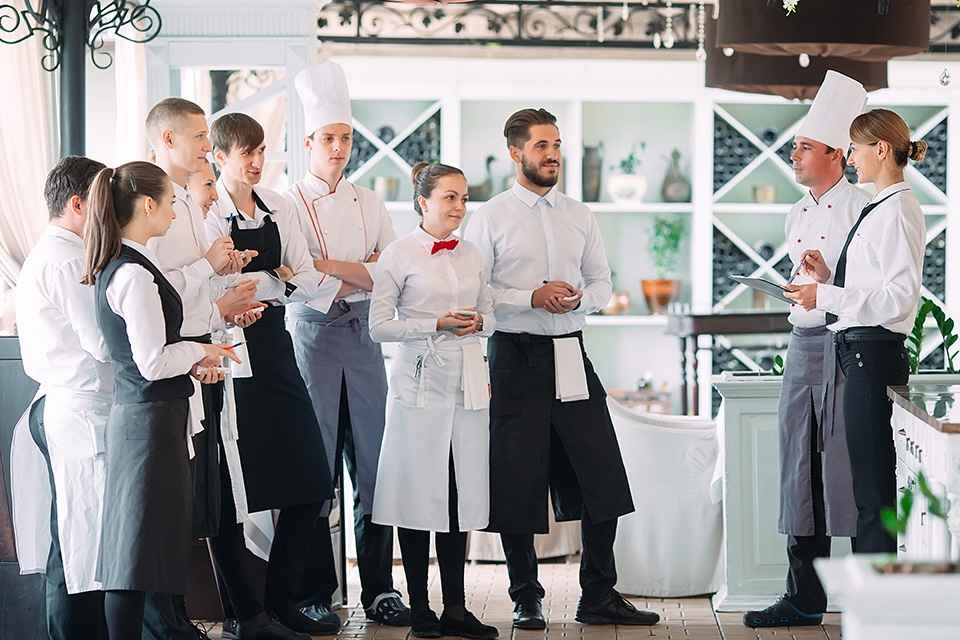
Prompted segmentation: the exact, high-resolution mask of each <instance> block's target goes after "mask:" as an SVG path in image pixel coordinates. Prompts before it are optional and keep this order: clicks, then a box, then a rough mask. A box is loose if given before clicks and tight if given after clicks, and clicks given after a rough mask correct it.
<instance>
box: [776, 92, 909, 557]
mask: <svg viewBox="0 0 960 640" xmlns="http://www.w3.org/2000/svg"><path fill="white" fill-rule="evenodd" d="M850 138H851V140H852V141H853V144H852V145H851V150H850V158H849V160H848V162H849V163H850V164H851V165H853V166H854V167H856V169H857V177H858V179H859V181H860V182H871V183H873V184H874V186H875V187H876V189H877V194H876V195H875V196H874V197H873V199H872V200H871V201H870V203H869V204H868V205H867V206H866V207H864V208H863V210H862V211H861V213H860V216H859V217H858V218H857V221H856V222H855V223H854V225H853V228H852V229H851V230H850V232H849V233H848V234H847V238H846V242H845V243H844V245H843V249H842V251H841V252H840V257H839V258H838V260H837V264H836V268H834V269H833V274H832V275H833V283H832V284H827V283H824V282H819V283H812V284H805V285H800V286H798V287H795V289H794V291H793V292H792V293H790V294H788V295H789V296H790V297H791V298H793V299H794V300H795V301H796V302H797V304H799V305H801V306H803V308H804V309H818V310H821V311H825V312H826V314H827V315H826V317H827V328H828V329H830V331H832V332H833V334H834V344H835V349H833V350H831V351H830V352H829V353H828V358H829V359H830V360H831V361H835V362H837V363H839V365H840V366H839V368H840V369H841V370H842V371H843V375H844V378H845V383H844V388H843V398H842V402H843V413H844V422H845V424H846V436H847V448H848V450H849V452H850V467H851V470H852V472H853V496H854V500H855V502H856V508H857V527H856V538H855V540H854V545H853V550H854V552H855V553H896V552H897V541H896V539H895V538H894V537H893V536H892V535H890V534H889V533H888V532H887V531H886V529H885V528H884V526H883V522H882V520H881V518H880V512H881V510H882V509H883V508H884V507H892V506H894V505H895V504H896V499H897V484H896V450H895V448H894V443H893V433H892V427H891V425H890V417H891V413H892V411H893V405H892V404H891V402H890V400H889V399H888V398H887V387H889V386H891V385H904V384H906V383H907V379H908V377H909V364H908V362H907V352H906V349H905V347H904V340H905V339H906V335H907V333H909V331H910V329H911V328H912V327H913V323H914V318H915V317H916V315H917V307H918V306H919V302H920V290H921V282H922V271H923V252H924V245H925V234H926V232H925V227H924V219H923V211H922V210H921V208H920V204H919V203H918V202H917V198H916V196H915V195H914V194H913V192H912V190H911V189H910V186H909V185H908V184H907V183H906V182H904V179H903V168H904V167H905V166H906V165H907V161H908V160H913V161H915V162H920V161H921V160H923V157H924V155H925V154H926V150H927V144H926V143H925V142H923V141H922V140H920V141H916V142H913V141H911V140H910V129H909V128H908V127H907V124H906V123H905V122H904V121H903V118H901V117H900V116H899V115H897V114H896V113H894V112H893V111H889V110H887V109H874V110H872V111H868V112H867V113H864V114H862V115H859V116H857V118H855V119H854V121H853V123H852V124H851V125H850ZM811 257H812V258H813V260H812V265H811V266H812V268H814V269H816V270H817V271H821V272H822V271H824V270H828V267H827V266H826V265H825V264H824V262H823V260H822V257H821V256H811ZM836 368H837V367H835V366H832V364H831V363H830V362H828V366H827V368H826V371H827V374H828V375H830V374H831V372H835V370H836ZM834 375H835V374H834ZM827 383H828V384H830V381H829V380H828V382H827Z"/></svg>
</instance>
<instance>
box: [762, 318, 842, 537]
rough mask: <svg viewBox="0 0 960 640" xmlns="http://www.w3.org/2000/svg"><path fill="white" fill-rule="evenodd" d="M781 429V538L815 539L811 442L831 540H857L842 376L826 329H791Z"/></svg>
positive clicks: (829, 334)
mask: <svg viewBox="0 0 960 640" xmlns="http://www.w3.org/2000/svg"><path fill="white" fill-rule="evenodd" d="M778 423H779V427H780V429H779V432H780V433H779V435H780V519H779V524H778V528H779V531H780V533H784V534H788V535H794V536H812V535H813V534H814V523H813V487H812V485H811V481H810V474H811V463H812V461H811V459H810V439H811V438H816V442H817V450H818V451H820V452H821V455H822V457H823V458H822V460H823V464H822V465H821V466H822V469H823V500H824V507H825V511H826V527H827V535H829V536H853V535H856V530H857V508H856V504H855V502H854V499H853V477H852V474H851V471H850V456H849V454H848V453H847V439H846V433H845V430H844V422H843V373H842V372H841V371H840V370H839V366H838V363H837V361H836V349H835V347H834V344H833V333H832V332H830V331H828V330H827V329H826V328H825V327H812V328H802V327H794V329H793V333H792V335H791V336H790V347H789V349H788V350H787V359H786V366H785V368H784V372H783V387H782V389H781V392H780V406H779V411H778ZM814 429H816V430H815V431H814Z"/></svg>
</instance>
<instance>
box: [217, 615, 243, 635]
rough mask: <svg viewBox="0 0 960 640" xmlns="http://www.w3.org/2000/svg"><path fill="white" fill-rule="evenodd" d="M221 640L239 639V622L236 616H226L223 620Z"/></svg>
mask: <svg viewBox="0 0 960 640" xmlns="http://www.w3.org/2000/svg"><path fill="white" fill-rule="evenodd" d="M220 638H221V640H240V622H239V621H238V620H237V619H236V618H227V619H226V620H224V621H223V631H222V632H221V634H220Z"/></svg>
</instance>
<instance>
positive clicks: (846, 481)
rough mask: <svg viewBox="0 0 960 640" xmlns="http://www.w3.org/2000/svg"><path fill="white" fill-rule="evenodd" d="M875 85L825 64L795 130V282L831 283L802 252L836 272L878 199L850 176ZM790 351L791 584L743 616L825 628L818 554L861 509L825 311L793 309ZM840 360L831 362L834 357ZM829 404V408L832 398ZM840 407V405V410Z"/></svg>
mask: <svg viewBox="0 0 960 640" xmlns="http://www.w3.org/2000/svg"><path fill="white" fill-rule="evenodd" d="M866 100H867V92H866V90H865V89H864V88H863V85H861V84H860V83H859V82H857V81H856V80H853V79H851V78H848V77H846V76H844V75H842V74H839V73H837V72H835V71H827V74H826V77H825V78H824V81H823V84H822V85H821V86H820V90H819V91H818V92H817V97H816V99H815V100H814V101H813V104H812V105H811V106H810V111H808V112H807V115H806V117H805V118H804V120H803V123H802V124H801V125H800V128H799V129H798V130H797V133H796V136H795V137H794V143H793V153H792V154H791V160H792V162H793V170H794V173H795V174H796V179H797V182H799V183H800V184H802V185H804V186H805V187H807V189H808V191H807V193H806V194H805V195H804V197H803V198H801V199H800V201H799V202H798V203H797V204H795V205H794V206H793V208H792V209H791V210H790V214H789V215H788V216H787V220H786V237H787V249H788V251H789V255H790V260H791V261H792V262H793V265H794V266H793V273H792V274H791V278H790V281H791V282H792V283H796V284H804V283H813V282H818V281H823V282H828V283H829V282H831V281H832V277H830V274H829V273H820V274H818V273H816V272H811V273H807V272H806V271H805V270H804V269H803V266H804V262H803V258H804V256H805V255H806V254H808V253H810V252H811V251H819V252H820V255H822V256H823V258H824V260H825V262H826V264H827V265H828V266H829V267H830V269H831V270H832V269H833V268H834V267H835V266H836V263H837V259H838V258H839V257H840V251H841V249H842V248H843V243H844V241H845V240H846V239H847V234H848V233H849V232H850V229H851V227H853V225H854V223H855V222H856V221H857V218H858V217H859V215H860V211H861V210H862V209H863V207H864V206H866V204H867V202H869V200H870V196H869V195H867V193H866V192H864V191H862V190H860V189H858V188H857V187H855V186H853V185H852V184H850V183H849V182H848V181H847V179H846V178H845V177H844V176H843V171H844V167H845V162H844V157H845V155H846V152H847V149H848V148H849V147H850V123H851V122H852V121H853V119H854V118H855V117H857V116H858V115H860V113H861V112H862V111H863V105H864V104H865V102H866ZM789 319H790V323H791V324H792V325H793V331H792V332H791V335H790V348H789V350H788V351H787V363H786V366H785V368H784V372H783V387H782V390H781V392H780V408H779V419H778V424H779V432H780V447H779V451H780V519H779V526H778V529H779V531H780V533H783V534H785V535H787V536H788V538H787V560H788V561H789V568H788V572H787V591H786V593H785V594H784V596H783V597H782V598H780V599H779V600H778V601H777V602H775V603H774V604H772V605H771V606H769V607H767V608H766V609H763V610H760V611H749V612H747V613H746V614H745V615H744V617H743V622H744V624H745V625H746V626H748V627H753V628H756V627H781V626H803V625H817V624H820V622H821V621H822V619H823V613H824V611H826V608H827V596H826V594H825V593H824V591H823V586H822V585H821V584H820V579H819V578H818V577H817V574H816V571H815V570H814V568H813V561H814V560H815V559H816V558H826V557H829V556H830V540H831V537H834V536H848V537H852V536H853V535H854V534H855V533H856V524H857V511H856V507H855V505H854V501H853V480H852V478H851V475H850V456H849V455H848V454H847V441H846V435H845V431H844V424H843V413H842V411H839V410H838V411H836V412H834V411H833V410H832V408H833V406H834V404H835V403H834V399H835V398H838V397H840V396H839V393H840V392H841V391H840V390H841V389H842V381H843V380H842V377H840V378H839V379H838V380H837V384H833V385H831V386H829V388H825V385H824V377H825V376H824V372H823V363H824V359H825V354H826V351H827V350H828V349H829V350H832V349H833V334H832V333H831V332H830V331H828V330H827V328H826V326H825V325H826V318H825V314H824V312H823V311H817V310H816V309H813V310H810V311H807V310H805V309H803V308H802V307H799V306H796V305H794V306H793V307H792V308H791V309H790V318H789ZM831 361H832V359H831ZM825 396H826V398H827V400H826V404H827V405H828V406H829V407H830V408H831V410H826V411H825V410H824V398H825ZM837 408H838V409H842V407H839V406H838V407H837Z"/></svg>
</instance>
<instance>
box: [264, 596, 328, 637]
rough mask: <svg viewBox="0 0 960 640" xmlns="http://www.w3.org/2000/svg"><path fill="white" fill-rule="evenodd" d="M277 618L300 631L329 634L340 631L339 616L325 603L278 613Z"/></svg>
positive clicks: (320, 634) (322, 634) (319, 634)
mask: <svg viewBox="0 0 960 640" xmlns="http://www.w3.org/2000/svg"><path fill="white" fill-rule="evenodd" d="M277 619H278V620H279V621H280V622H282V623H283V624H284V625H286V626H287V627H290V628H291V629H293V630H294V631H299V632H300V633H309V634H311V635H318V636H331V635H336V634H337V633H338V632H339V631H340V617H339V616H338V615H337V614H335V613H334V612H333V611H331V610H330V607H329V606H328V605H325V604H312V605H310V606H308V607H303V608H301V609H297V610H295V611H290V612H287V613H286V614H278V615H277Z"/></svg>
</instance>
